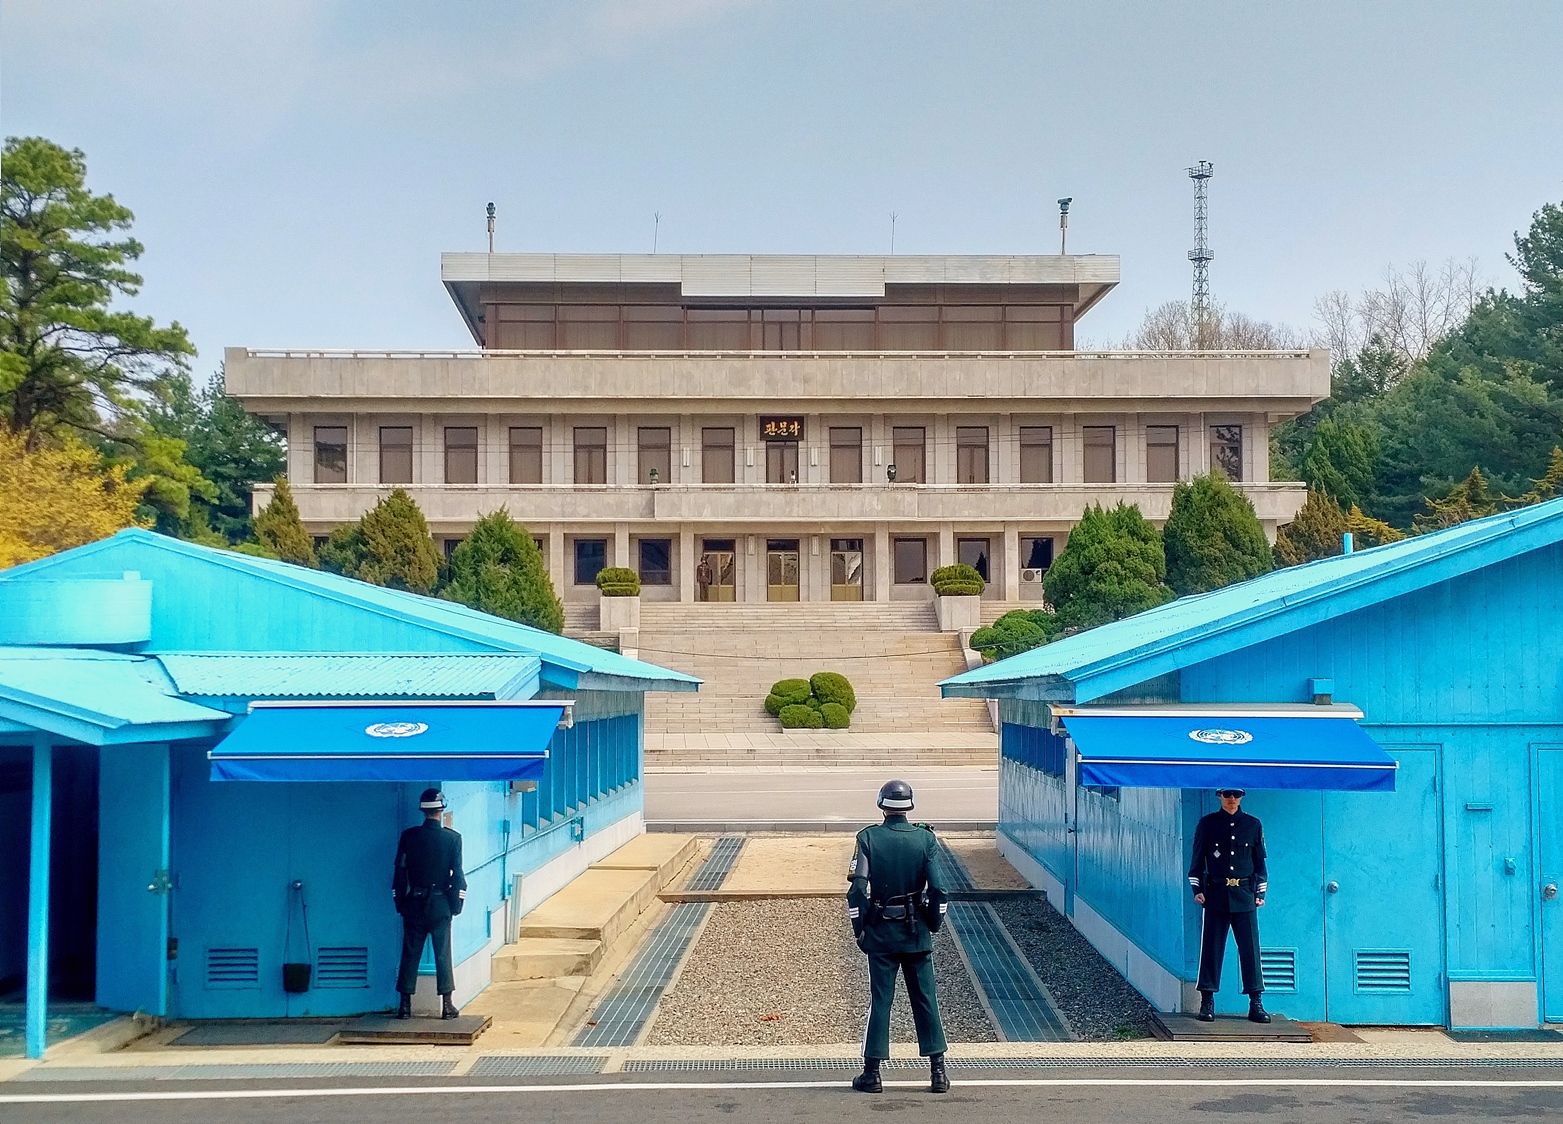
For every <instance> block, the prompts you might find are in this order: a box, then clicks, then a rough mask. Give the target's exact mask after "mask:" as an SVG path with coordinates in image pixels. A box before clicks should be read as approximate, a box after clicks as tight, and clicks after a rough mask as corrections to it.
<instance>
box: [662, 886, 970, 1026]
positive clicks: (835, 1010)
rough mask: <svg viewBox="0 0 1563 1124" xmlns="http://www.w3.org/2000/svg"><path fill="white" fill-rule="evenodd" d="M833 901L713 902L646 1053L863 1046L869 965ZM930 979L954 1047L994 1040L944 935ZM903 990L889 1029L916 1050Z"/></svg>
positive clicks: (899, 991) (840, 908) (665, 1002)
mask: <svg viewBox="0 0 1563 1124" xmlns="http://www.w3.org/2000/svg"><path fill="white" fill-rule="evenodd" d="M843 913H844V911H843V906H842V903H841V901H839V900H831V899H792V900H779V901H757V902H720V903H718V904H717V905H715V906H713V907H712V910H711V917H710V919H709V920H708V921H707V922H706V928H705V932H704V933H703V934H702V936H701V938H700V941H699V943H698V944H696V946H695V947H694V949H693V950H692V951H691V952H690V955H689V959H688V961H687V962H686V963H685V965H684V970H683V973H682V974H681V975H680V976H679V978H678V981H677V983H676V984H675V985H674V987H673V990H672V991H670V992H669V993H668V994H666V995H664V996H663V997H662V1001H661V1003H660V1005H659V1006H658V1010H657V1017H656V1022H655V1023H653V1024H652V1028H651V1033H650V1035H649V1036H648V1038H647V1044H648V1045H653V1046H806V1045H815V1044H822V1043H838V1042H854V1041H857V1040H859V1039H861V1038H862V1035H863V1023H864V1020H865V1018H866V1017H867V1006H868V968H867V960H866V959H865V957H864V956H863V954H862V952H860V951H859V950H858V947H857V945H856V944H854V943H853V941H852V929H851V926H850V925H849V924H848V923H847V920H846V918H845V916H844V915H843ZM934 976H935V980H936V982H937V987H938V990H939V1006H940V1009H941V1012H942V1014H943V1016H944V1027H945V1035H946V1037H948V1038H949V1040H950V1041H952V1042H957V1041H959V1042H992V1041H994V1040H995V1038H996V1036H995V1035H994V1033H993V1028H992V1027H991V1026H990V1025H989V1024H988V1020H987V1016H986V1014H985V1013H984V1012H983V1010H982V1004H981V1002H980V1001H979V1000H978V998H977V992H976V989H975V988H974V986H973V984H972V982H971V979H970V977H969V976H968V975H967V973H966V968H965V965H964V964H963V963H962V962H961V959H960V953H959V952H958V951H957V950H956V948H955V944H954V942H953V940H952V939H951V938H950V936H949V934H948V933H947V932H946V933H941V934H940V935H939V938H938V940H937V941H936V943H935V950H934ZM904 988H905V985H904V984H903V985H902V986H901V987H899V988H898V989H897V996H896V1002H895V1006H894V1007H893V1008H892V1012H891V1020H890V1028H891V1038H892V1040H893V1041H895V1042H913V1041H915V1040H916V1035H915V1033H914V1031H913V1028H912V1015H911V1009H910V1007H909V1005H908V1004H907V1001H906V993H905V990H904Z"/></svg>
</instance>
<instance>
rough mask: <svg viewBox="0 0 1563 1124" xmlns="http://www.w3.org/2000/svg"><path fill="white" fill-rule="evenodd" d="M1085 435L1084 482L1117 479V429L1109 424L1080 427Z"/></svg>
mask: <svg viewBox="0 0 1563 1124" xmlns="http://www.w3.org/2000/svg"><path fill="white" fill-rule="evenodd" d="M1082 432H1083V435H1084V437H1085V482H1086V483H1087V484H1111V483H1113V482H1114V481H1116V480H1117V479H1118V431H1117V430H1116V429H1114V428H1113V427H1112V426H1110V425H1087V426H1083V427H1082Z"/></svg>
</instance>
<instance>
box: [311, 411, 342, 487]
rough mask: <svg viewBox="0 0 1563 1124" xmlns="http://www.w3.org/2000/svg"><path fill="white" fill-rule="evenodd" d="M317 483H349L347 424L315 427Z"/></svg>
mask: <svg viewBox="0 0 1563 1124" xmlns="http://www.w3.org/2000/svg"><path fill="white" fill-rule="evenodd" d="M315 483H316V484H346V483H347V426H345V425H317V426H316V427H315Z"/></svg>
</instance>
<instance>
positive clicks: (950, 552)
mask: <svg viewBox="0 0 1563 1124" xmlns="http://www.w3.org/2000/svg"><path fill="white" fill-rule="evenodd" d="M953 565H955V524H954V523H940V524H939V553H938V554H936V555H934V564H933V566H931V567H929V568H930V569H935V568H937V567H939V566H953Z"/></svg>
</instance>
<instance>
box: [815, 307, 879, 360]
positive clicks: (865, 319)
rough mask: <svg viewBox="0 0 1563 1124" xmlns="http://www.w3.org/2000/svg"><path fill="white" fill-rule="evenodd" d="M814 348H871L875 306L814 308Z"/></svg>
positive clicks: (823, 349) (847, 349) (849, 349)
mask: <svg viewBox="0 0 1563 1124" xmlns="http://www.w3.org/2000/svg"><path fill="white" fill-rule="evenodd" d="M812 346H813V349H814V350H815V351H872V350H873V349H874V310H873V309H872V308H817V309H815V310H814V340H813V345H812Z"/></svg>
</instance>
